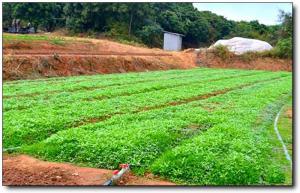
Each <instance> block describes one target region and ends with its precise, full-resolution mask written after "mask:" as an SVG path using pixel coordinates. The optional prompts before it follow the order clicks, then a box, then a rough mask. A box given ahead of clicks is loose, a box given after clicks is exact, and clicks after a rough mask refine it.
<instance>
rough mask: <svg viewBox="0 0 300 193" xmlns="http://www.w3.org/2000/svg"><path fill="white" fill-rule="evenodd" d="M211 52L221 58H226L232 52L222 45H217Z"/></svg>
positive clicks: (228, 57)
mask: <svg viewBox="0 0 300 193" xmlns="http://www.w3.org/2000/svg"><path fill="white" fill-rule="evenodd" d="M213 52H214V54H215V55H216V56H218V57H220V58H221V59H222V60H228V59H230V58H231V56H232V53H231V52H230V51H229V50H228V48H227V47H226V46H223V45H218V46H216V47H214V50H213Z"/></svg>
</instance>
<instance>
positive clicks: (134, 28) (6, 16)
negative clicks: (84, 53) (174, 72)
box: [3, 3, 293, 52]
mask: <svg viewBox="0 0 300 193" xmlns="http://www.w3.org/2000/svg"><path fill="white" fill-rule="evenodd" d="M14 18H18V19H21V21H22V22H23V24H24V25H25V24H26V23H28V22H30V23H31V24H32V25H33V26H34V27H35V28H36V29H39V30H43V31H50V32H51V31H54V30H56V29H61V28H66V29H68V32H69V33H70V34H77V33H86V34H89V35H93V36H97V35H104V36H106V37H111V38H116V39H121V40H125V41H135V42H139V43H143V44H145V45H147V46H149V47H161V45H162V42H163V33H162V32H163V30H165V31H171V32H176V33H181V34H183V35H184V38H183V45H184V47H185V48H187V47H202V46H207V45H210V44H211V43H213V42H215V41H217V40H219V39H222V38H231V37H234V36H240V37H246V38H256V39H260V40H265V41H268V42H269V43H271V44H272V45H273V46H276V45H279V46H283V47H286V49H290V52H291V48H292V29H293V22H292V15H291V13H285V12H280V13H279V19H280V20H281V24H278V25H273V26H267V25H264V24H260V23H259V22H258V21H256V20H255V21H250V22H246V21H240V22H236V21H232V20H228V19H226V18H224V17H223V16H219V15H216V14H214V13H212V12H209V11H198V10H197V9H196V8H194V7H193V4H192V3H3V27H8V26H10V25H11V22H12V20H13V19H14Z"/></svg>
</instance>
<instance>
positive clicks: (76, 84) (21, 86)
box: [3, 68, 235, 98]
mask: <svg viewBox="0 0 300 193" xmlns="http://www.w3.org/2000/svg"><path fill="white" fill-rule="evenodd" d="M211 71H212V70H209V69H200V68H198V69H193V70H174V71H173V70H171V71H157V72H151V73H126V74H118V75H96V76H82V77H81V76H80V77H75V78H74V77H72V78H70V80H69V79H63V80H57V79H54V80H53V81H52V80H51V81H48V80H44V81H34V82H31V81H29V82H28V81H24V82H23V81H17V82H18V83H17V84H10V83H7V84H4V85H3V94H4V98H5V97H7V96H17V95H21V94H22V95H24V94H32V93H40V94H43V93H45V92H48V91H49V92H51V91H53V90H55V91H66V90H67V89H69V90H72V89H74V88H76V89H77V88H89V87H94V86H111V85H116V84H122V85H125V84H127V83H135V82H137V81H148V80H149V81H155V80H159V79H169V78H175V77H178V78H181V77H182V76H189V75H190V76H193V75H195V76H199V75H205V73H206V72H208V73H210V72H211ZM213 71H215V72H221V70H218V69H217V70H213ZM232 71H235V70H232ZM51 79H52V78H51ZM49 80H50V79H49Z"/></svg>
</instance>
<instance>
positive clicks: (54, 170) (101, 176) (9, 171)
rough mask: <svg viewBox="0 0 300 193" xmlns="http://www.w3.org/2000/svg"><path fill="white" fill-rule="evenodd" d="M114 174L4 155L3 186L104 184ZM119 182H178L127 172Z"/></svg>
mask: <svg viewBox="0 0 300 193" xmlns="http://www.w3.org/2000/svg"><path fill="white" fill-rule="evenodd" d="M111 176H112V171H111V170H106V169H96V168H87V167H78V166H74V165H72V164H67V163H55V162H46V161H41V160H38V159H35V158H32V157H30V156H27V155H4V156H3V185H5V186H8V185H14V186H19V185H58V186H62V185H67V186H72V185H73V186H74V185H83V186H91V185H94V186H95V185H102V184H103V183H104V182H106V181H107V180H108V179H110V178H111ZM118 185H145V186H150V185H154V186H164V185H176V184H174V183H171V182H168V181H163V180H161V179H159V178H158V177H156V176H154V175H152V174H147V175H145V176H144V177H138V176H135V175H133V174H132V173H130V172H129V173H127V174H125V175H124V176H123V177H122V178H121V179H120V181H119V182H118Z"/></svg>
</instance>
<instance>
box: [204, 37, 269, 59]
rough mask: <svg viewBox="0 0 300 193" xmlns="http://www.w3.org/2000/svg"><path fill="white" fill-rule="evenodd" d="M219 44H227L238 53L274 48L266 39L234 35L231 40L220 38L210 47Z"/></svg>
mask: <svg viewBox="0 0 300 193" xmlns="http://www.w3.org/2000/svg"><path fill="white" fill-rule="evenodd" d="M218 45H223V46H226V47H227V48H228V49H229V51H231V52H234V53H235V54H238V55H239V54H243V53H245V52H261V51H266V50H271V49H272V48H273V47H272V46H271V45H270V44H269V43H268V42H265V41H261V40H256V39H249V38H241V37H234V38H231V39H229V40H218V41H217V42H216V43H215V44H213V45H211V46H210V47H209V49H212V48H214V47H215V46H218Z"/></svg>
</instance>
